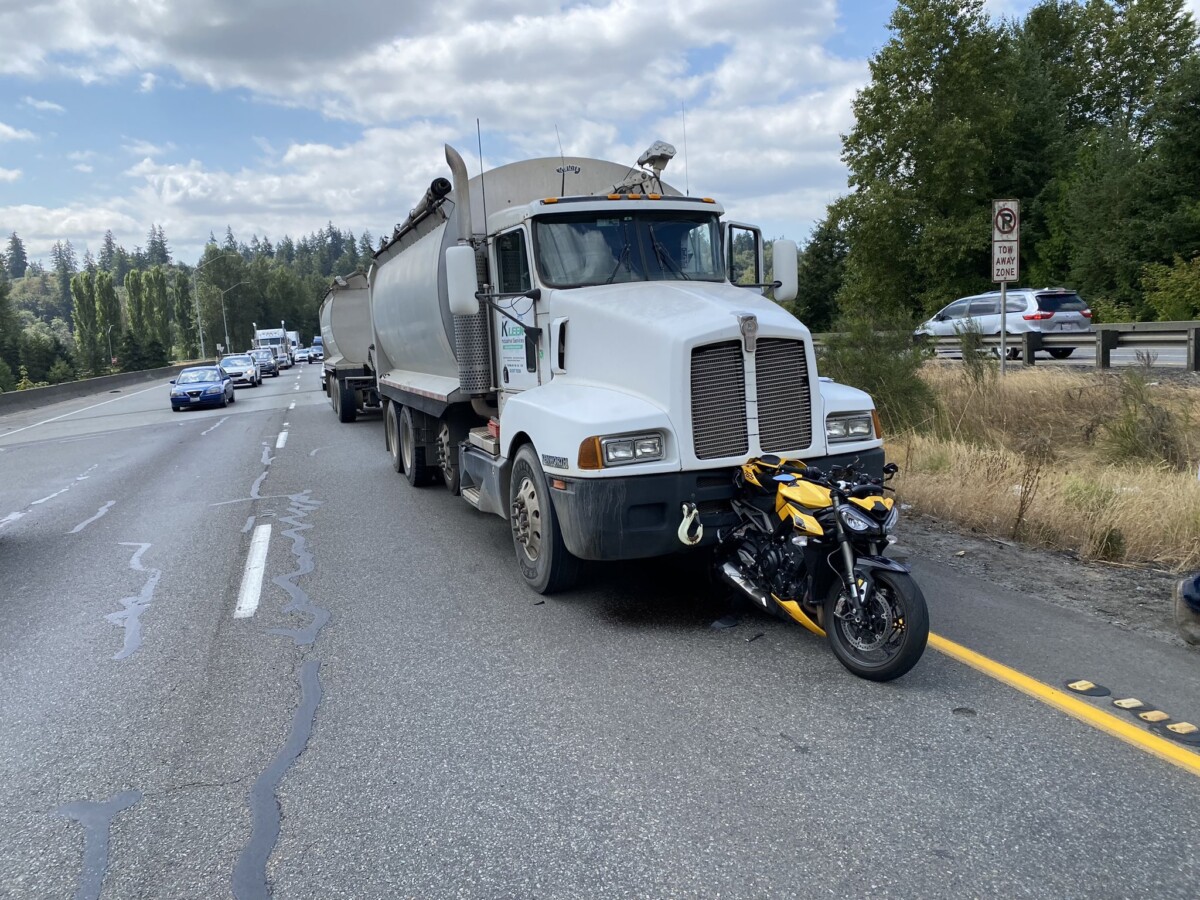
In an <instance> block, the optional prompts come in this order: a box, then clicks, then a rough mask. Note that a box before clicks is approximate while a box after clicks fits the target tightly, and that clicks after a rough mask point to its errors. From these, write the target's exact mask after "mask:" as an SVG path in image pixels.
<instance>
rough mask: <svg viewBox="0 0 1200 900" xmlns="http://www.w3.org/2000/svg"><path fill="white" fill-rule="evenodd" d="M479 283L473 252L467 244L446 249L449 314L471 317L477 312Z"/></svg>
mask: <svg viewBox="0 0 1200 900" xmlns="http://www.w3.org/2000/svg"><path fill="white" fill-rule="evenodd" d="M478 290H479V281H478V279H477V277H476V275H475V251H474V250H473V249H472V248H471V247H470V246H469V245H468V244H456V245H455V246H453V247H447V248H446V294H447V299H448V300H449V301H450V312H452V313H454V315H456V316H473V315H475V314H476V313H478V312H479V300H478V299H476V297H475V294H476V292H477V291H478Z"/></svg>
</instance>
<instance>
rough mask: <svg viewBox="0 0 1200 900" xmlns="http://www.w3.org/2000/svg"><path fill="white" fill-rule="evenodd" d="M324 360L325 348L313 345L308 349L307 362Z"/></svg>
mask: <svg viewBox="0 0 1200 900" xmlns="http://www.w3.org/2000/svg"><path fill="white" fill-rule="evenodd" d="M324 359H325V348H324V347H322V346H321V345H320V344H313V345H312V346H311V347H309V348H308V361H309V362H321V361H322V360H324Z"/></svg>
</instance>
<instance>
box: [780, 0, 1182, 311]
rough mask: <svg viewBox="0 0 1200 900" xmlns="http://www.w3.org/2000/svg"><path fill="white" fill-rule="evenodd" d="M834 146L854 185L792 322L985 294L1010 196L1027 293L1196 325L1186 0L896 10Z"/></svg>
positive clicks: (960, 1)
mask: <svg viewBox="0 0 1200 900" xmlns="http://www.w3.org/2000/svg"><path fill="white" fill-rule="evenodd" d="M889 30H890V32H891V37H890V39H889V40H888V41H887V42H886V44H885V45H884V46H883V47H882V48H881V49H880V50H879V51H878V52H877V53H876V54H875V56H874V57H873V58H872V59H871V60H870V80H869V82H868V84H867V85H866V86H865V87H864V88H863V89H862V90H861V91H859V92H858V94H857V96H856V98H855V100H854V116H855V121H854V126H853V128H851V130H850V131H849V133H848V134H846V135H844V136H843V142H842V159H843V161H844V162H845V164H846V166H847V168H848V170H849V184H850V191H849V193H848V194H846V195H845V196H843V197H840V198H839V199H837V200H836V201H834V202H833V203H832V204H830V206H829V207H828V209H827V211H826V215H825V216H824V218H823V219H822V220H821V221H820V222H819V223H818V225H817V226H816V228H815V229H814V231H813V233H812V235H811V237H810V240H809V241H808V243H807V245H806V246H805V249H804V252H803V254H802V257H801V263H800V301H799V307H798V312H799V314H800V316H801V318H803V319H805V320H806V321H807V322H808V323H809V324H810V326H811V327H813V329H814V330H818V331H824V330H828V329H829V327H830V326H831V325H832V324H833V322H834V321H835V320H837V319H839V318H844V317H846V316H867V317H871V318H875V319H880V318H882V317H897V318H899V319H906V318H907V319H911V318H917V317H921V318H923V317H924V316H926V315H928V314H930V313H932V312H934V311H936V310H938V309H940V308H941V307H942V306H944V305H945V304H947V303H949V302H951V301H952V300H954V299H956V298H958V297H961V296H964V295H967V294H972V293H977V292H981V291H985V290H990V289H992V288H993V287H994V286H993V285H992V284H991V257H990V252H991V248H990V239H991V229H990V217H991V201H992V200H993V199H1000V198H1016V199H1019V200H1020V201H1021V211H1022V223H1021V283H1022V284H1023V285H1029V286H1033V287H1043V286H1058V285H1062V286H1066V287H1071V288H1074V289H1076V290H1078V291H1079V292H1080V294H1081V295H1082V296H1083V297H1084V299H1085V300H1087V301H1088V302H1089V303H1090V304H1091V306H1092V309H1093V310H1094V311H1095V312H1096V313H1097V317H1098V318H1099V319H1102V320H1107V321H1131V320H1153V319H1161V320H1181V319H1192V318H1195V317H1197V316H1198V315H1200V52H1198V51H1197V29H1196V23H1195V22H1194V21H1193V18H1192V16H1191V15H1190V14H1189V13H1188V12H1187V11H1186V10H1185V8H1184V3H1183V0H1043V2H1041V3H1038V4H1037V5H1036V6H1034V7H1033V8H1032V9H1031V10H1030V11H1029V12H1028V14H1027V15H1026V16H1025V17H1024V18H1023V19H1020V20H1016V19H1012V20H1005V21H1000V22H994V21H992V20H991V19H990V18H989V17H988V16H987V14H986V12H985V11H984V8H983V3H982V0H901V2H898V3H897V5H896V7H895V10H894V11H893V13H892V16H891V19H890V22H889Z"/></svg>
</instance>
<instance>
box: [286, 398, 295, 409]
mask: <svg viewBox="0 0 1200 900" xmlns="http://www.w3.org/2000/svg"><path fill="white" fill-rule="evenodd" d="M295 408H296V401H295V400H293V401H292V403H291V406H289V407H288V409H295Z"/></svg>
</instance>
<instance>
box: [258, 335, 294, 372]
mask: <svg viewBox="0 0 1200 900" xmlns="http://www.w3.org/2000/svg"><path fill="white" fill-rule="evenodd" d="M250 343H251V345H252V346H253V347H255V348H259V347H269V348H270V349H271V351H272V352H273V353H274V354H275V362H276V363H278V364H279V368H281V369H288V368H291V365H292V353H291V349H290V346H289V344H288V336H287V332H286V331H285V330H284V329H282V328H256V329H255V330H254V339H253V340H252V341H251V342H250Z"/></svg>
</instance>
